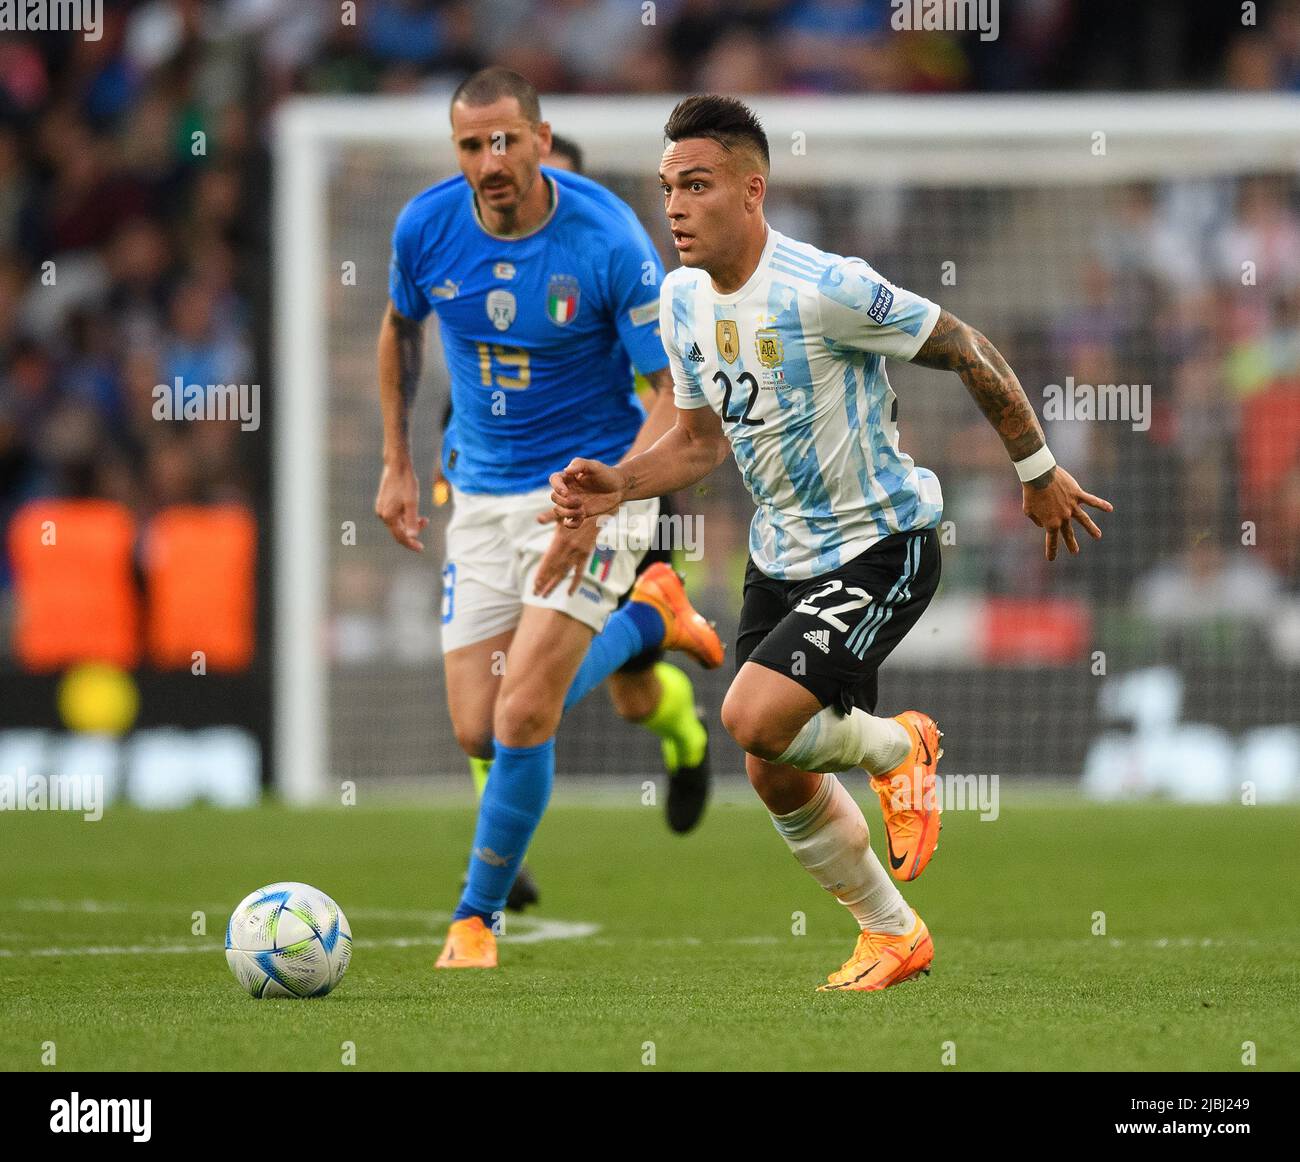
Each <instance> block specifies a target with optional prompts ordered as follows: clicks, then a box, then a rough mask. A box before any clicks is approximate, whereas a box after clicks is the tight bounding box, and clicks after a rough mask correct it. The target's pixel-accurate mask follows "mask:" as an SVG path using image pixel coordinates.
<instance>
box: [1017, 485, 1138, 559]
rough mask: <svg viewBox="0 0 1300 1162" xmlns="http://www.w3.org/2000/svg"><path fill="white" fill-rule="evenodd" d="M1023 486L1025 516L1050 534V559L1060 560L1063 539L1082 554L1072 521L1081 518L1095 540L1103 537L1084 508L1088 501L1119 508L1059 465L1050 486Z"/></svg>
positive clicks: (1103, 508) (1111, 509)
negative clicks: (1083, 486)
mask: <svg viewBox="0 0 1300 1162" xmlns="http://www.w3.org/2000/svg"><path fill="white" fill-rule="evenodd" d="M1021 487H1022V488H1023V489H1024V493H1025V504H1024V512H1025V516H1027V517H1028V518H1029V519H1030V520H1031V521H1033V522H1034V524H1036V525H1037V526H1038V527H1039V528H1040V529H1044V530H1045V531H1046V533H1047V538H1046V550H1047V559H1048V560H1049V561H1055V560H1056V550H1057V547H1058V545H1059V543H1060V541H1061V540H1062V539H1063V540H1064V541H1065V547H1066V548H1067V549H1069V550H1070V552H1071V553H1078V551H1079V542H1078V541H1077V540H1075V537H1074V526H1073V525H1072V524H1071V523H1070V522H1071V521H1072V520H1077V521H1078V522H1079V523H1080V524H1081V525H1082V526H1083V527H1084V528H1085V529H1087V531H1088V535H1089V536H1090V537H1092V539H1093V540H1094V541H1099V540H1101V529H1099V528H1098V527H1097V526H1096V525H1095V524H1094V523H1093V520H1092V517H1090V516H1089V515H1088V514H1087V513H1086V512H1084V511H1083V506H1084V505H1085V504H1086V505H1090V506H1091V507H1092V508H1099V509H1101V511H1102V512H1114V511H1115V506H1114V505H1113V504H1111V502H1110V501H1109V500H1102V498H1101V497H1100V496H1093V495H1092V493H1090V492H1084V491H1083V489H1082V488H1080V487H1079V482H1078V481H1077V480H1075V478H1074V477H1073V476H1071V475H1070V474H1069V473H1068V472H1067V471H1066V470H1065V469H1064V468H1062V467H1061V466H1060V465H1059V464H1058V465H1057V466H1056V470H1055V471H1054V472H1053V473H1052V479H1051V480H1050V481H1049V482H1048V483H1047V485H1046V487H1043V488H1033V487H1031V486H1030V485H1028V484H1023V485H1021Z"/></svg>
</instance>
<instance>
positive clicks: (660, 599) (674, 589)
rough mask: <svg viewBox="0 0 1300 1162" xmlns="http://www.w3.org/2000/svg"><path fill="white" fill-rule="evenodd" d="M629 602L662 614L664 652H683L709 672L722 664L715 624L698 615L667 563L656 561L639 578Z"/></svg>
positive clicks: (675, 574) (720, 642) (680, 580)
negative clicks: (648, 607)
mask: <svg viewBox="0 0 1300 1162" xmlns="http://www.w3.org/2000/svg"><path fill="white" fill-rule="evenodd" d="M630 600H632V601H643V602H645V603H646V604H647V605H649V606H651V607H653V608H654V609H656V610H658V611H659V616H660V617H662V618H663V619H664V642H663V647H664V649H666V650H681V651H682V652H683V653H685V654H689V655H690V656H691V657H693V658H694V659H695V660H696V661H697V662H699V663H700V665H701V666H703V667H704V668H705V669H706V670H716V669H717V668H718V667H719V666H720V665H722V655H723V653H724V651H725V649H726V647H725V646H724V645H723V644H722V639H721V638H720V637H718V633H717V630H715V629H714V628H713V623H712V622H711V621H707V620H706V619H705V618H704V616H703V615H702V614H699V613H696V612H695V610H694V608H693V607H692V606H691V599H690V598H689V597H687V596H686V586H685V585H683V584H682V578H681V575H680V574H679V573H677V572H676V571H675V570H674V569H673V567H672V566H671V565H670V564H668V562H667V561H656V562H655V563H654V564H653V565H651V566H650V568H648V569H647V570H646V571H645V572H644V573H642V574H641V576H640V577H638V578H637V579H636V584H635V585H633V586H632V593H631V595H630Z"/></svg>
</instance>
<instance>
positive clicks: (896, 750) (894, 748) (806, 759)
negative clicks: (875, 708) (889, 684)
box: [774, 706, 912, 775]
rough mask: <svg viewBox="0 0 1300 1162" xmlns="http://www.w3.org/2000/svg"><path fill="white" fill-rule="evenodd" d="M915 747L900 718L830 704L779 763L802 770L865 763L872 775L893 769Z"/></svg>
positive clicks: (841, 768)
mask: <svg viewBox="0 0 1300 1162" xmlns="http://www.w3.org/2000/svg"><path fill="white" fill-rule="evenodd" d="M911 750H912V736H911V735H910V734H909V733H908V732H907V728H906V727H905V726H903V724H902V723H901V722H895V721H894V720H893V719H892V718H877V717H876V716H875V715H873V714H868V713H867V712H866V711H865V710H860V709H859V708H858V707H856V706H855V707H854V708H853V710H852V711H850V712H849V713H848V714H841V713H840V712H839V710H837V709H836V708H835V707H832V706H827V707H825V708H824V709H823V710H821V711H819V712H818V713H816V714H814V715H813V716H812V717H811V718H810V719H808V721H807V722H805V723H804V724H803V728H802V729H801V730H800V731H799V733H798V734H796V735H795V736H794V741H793V742H791V743H790V745H789V746H788V747H787V748H786V750H785V753H784V754H783V755H781V757H780V758H778V759H775V760H774V761H775V762H777V763H781V764H784V765H786V766H791V767H798V768H799V769H800V770H801V771H844V770H848V768H849V767H859V766H860V767H863V768H865V770H866V772H867V773H868V774H870V775H879V774H882V773H884V772H885V771H892V770H893V769H894V768H895V767H896V766H898V764H899V763H901V762H902V761H903V760H904V759H905V758H907V756H908V755H909V754H910V753H911Z"/></svg>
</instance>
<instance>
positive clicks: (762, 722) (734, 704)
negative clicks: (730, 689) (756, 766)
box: [721, 693, 791, 762]
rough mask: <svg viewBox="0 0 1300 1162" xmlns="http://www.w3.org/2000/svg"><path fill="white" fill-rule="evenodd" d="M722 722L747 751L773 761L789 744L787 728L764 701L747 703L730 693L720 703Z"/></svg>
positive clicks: (737, 742) (725, 728)
mask: <svg viewBox="0 0 1300 1162" xmlns="http://www.w3.org/2000/svg"><path fill="white" fill-rule="evenodd" d="M721 718H722V726H723V729H724V730H726V732H727V733H728V734H729V735H731V737H732V738H733V739H735V740H736V745H737V746H739V747H740V749H741V750H743V751H744V752H745V753H746V754H751V755H755V756H756V757H758V758H761V759H766V760H768V761H769V762H771V761H774V760H775V759H777V758H779V757H780V756H781V755H783V754H784V753H785V751H786V748H787V747H788V746H789V745H790V741H791V737H790V735H789V731H788V729H787V728H786V727H785V726H784V725H783V724H782V723H780V722H778V721H775V719H776V715H775V714H773V713H771V711H770V709H769V708H768V707H767V706H766V705H765V704H764V703H761V702H760V703H746V702H744V701H742V700H741V699H740V698H738V697H736V696H735V695H734V694H732V693H729V694H728V695H727V699H726V701H725V702H723V704H722V715H721Z"/></svg>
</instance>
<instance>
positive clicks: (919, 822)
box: [871, 710, 943, 880]
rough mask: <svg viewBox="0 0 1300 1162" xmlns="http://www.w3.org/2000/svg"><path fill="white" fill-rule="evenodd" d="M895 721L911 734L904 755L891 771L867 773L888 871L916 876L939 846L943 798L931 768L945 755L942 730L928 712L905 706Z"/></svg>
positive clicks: (902, 876) (910, 877)
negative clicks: (877, 799) (880, 821)
mask: <svg viewBox="0 0 1300 1162" xmlns="http://www.w3.org/2000/svg"><path fill="white" fill-rule="evenodd" d="M894 721H895V722H898V723H901V724H902V726H903V729H904V730H906V731H907V733H908V734H909V735H911V737H912V749H911V751H910V752H909V754H908V756H907V758H905V759H904V760H903V761H902V762H901V763H899V764H898V766H896V767H895V768H894V769H893V770H892V771H885V772H883V773H881V774H878V775H872V776H871V789H872V790H873V791H875V792H876V794H877V795H879V796H880V809H881V811H882V812H883V813H884V816H885V835H886V841H887V843H888V845H889V871H890V874H892V875H893V877H894V879H896V880H914V879H916V877H917V876H919V875H920V874H921V873H922V872H923V871H925V867H926V864H928V863H929V862H930V857H931V856H932V855H933V854H934V853H935V851H936V850H937V848H938V846H939V831H940V829H941V828H942V827H943V819H942V813H943V803H942V801H941V796H940V795H939V786H938V780H937V778H936V777H935V769H936V768H937V767H938V765H939V758H940V756H941V755H942V754H943V747H941V746H940V745H939V740H940V739H941V738H943V731H942V730H940V729H939V725H938V723H936V722H935V720H934V719H933V718H931V717H930V716H929V715H928V714H922V713H921V712H920V711H919V710H904V711H903V713H902V714H896V715H895V716H894Z"/></svg>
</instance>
